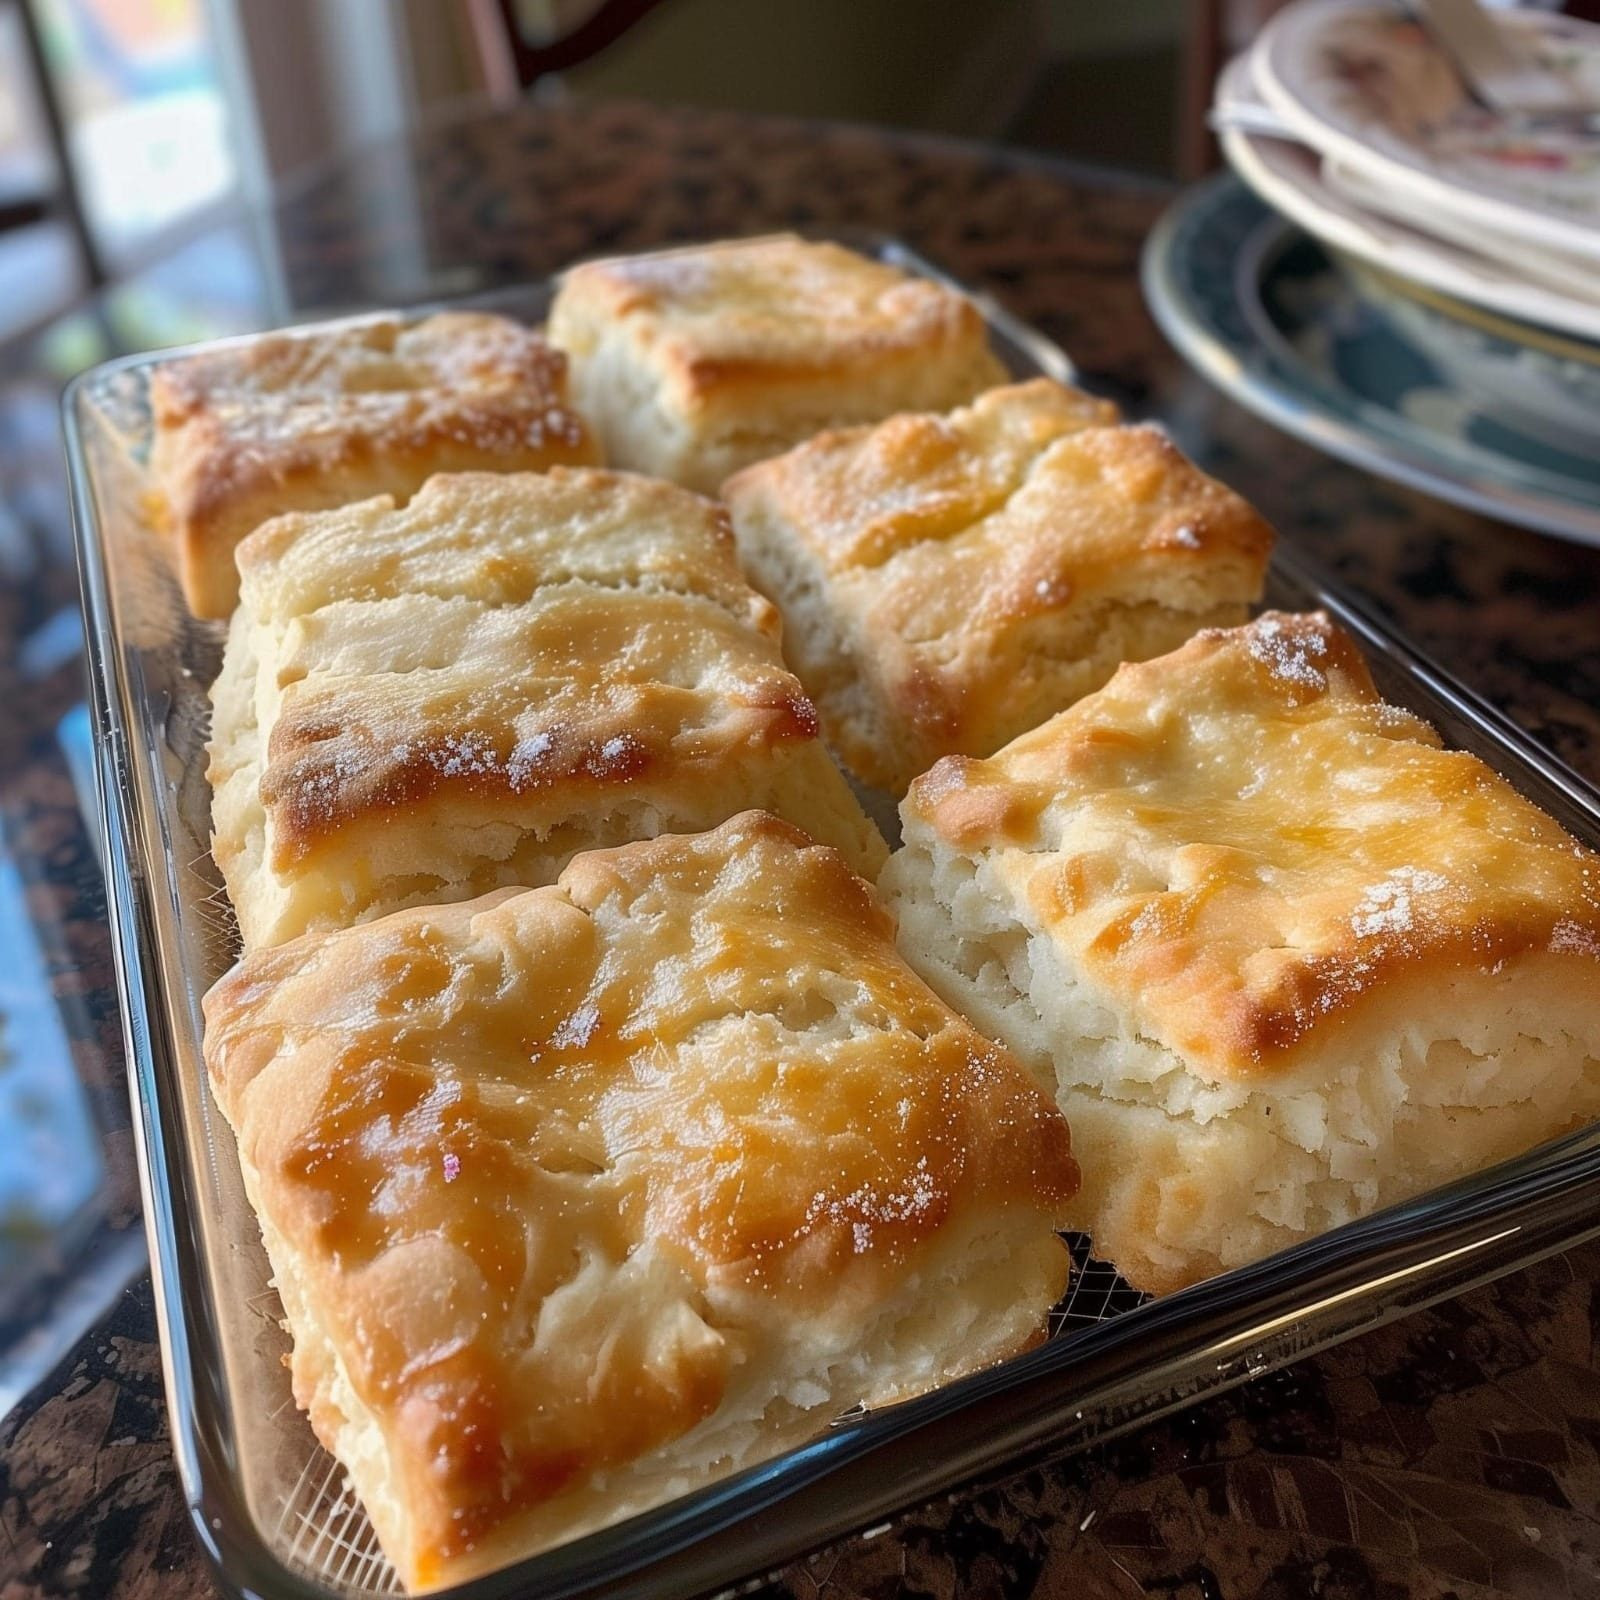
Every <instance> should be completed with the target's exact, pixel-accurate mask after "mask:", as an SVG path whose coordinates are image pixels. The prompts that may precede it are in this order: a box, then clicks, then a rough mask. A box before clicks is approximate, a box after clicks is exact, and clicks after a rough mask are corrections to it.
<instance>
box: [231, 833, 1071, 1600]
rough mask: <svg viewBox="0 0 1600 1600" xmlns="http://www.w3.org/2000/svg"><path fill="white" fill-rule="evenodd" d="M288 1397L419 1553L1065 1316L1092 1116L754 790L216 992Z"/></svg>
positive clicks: (534, 1517) (457, 1555) (738, 1442)
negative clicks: (993, 1033)
mask: <svg viewBox="0 0 1600 1600" xmlns="http://www.w3.org/2000/svg"><path fill="white" fill-rule="evenodd" d="M205 1015H206V1043H205V1057H206V1063H207V1067H208V1069H209V1077H210V1081H211V1083H212V1086H213V1091H214V1094H215V1096H216V1099H217V1102H218V1104H219V1105H220V1106H221V1108H222V1111H223V1113H224V1115H225V1116H226V1118H227V1120H228V1122H229V1123H230V1124H231V1126H232V1127H233V1129H234V1131H235V1134H236V1135H237V1141H238V1151H239V1160H240V1166H241V1170H242V1173H243V1176H244V1180H245V1187H246V1192H247V1193H248V1195H249V1197H250V1200H251V1203H252V1205H253V1206H254V1208H255V1210H256V1212H257V1215H258V1216H259V1218H260V1222H261V1230H262V1235H263V1238H264V1240H265V1243H266V1246H267V1252H268V1255H269V1257H270V1260H271V1267H272V1272H273V1275H274V1279H275V1281H276V1283H277V1285H278V1288H279V1292H280V1294H281V1296H282V1300H283V1305H284V1310H285V1312H286V1315H287V1321H288V1325H289V1328H290V1330H291V1332H292V1335H293V1339H294V1353H293V1360H292V1367H291V1372H292V1378H293V1385H294V1393H295V1397H296V1399H297V1400H298V1402H299V1404H300V1405H301V1406H302V1407H303V1408H305V1409H306V1410H307V1411H308V1412H309V1413H310V1420H311V1423H312V1425H313V1427H314V1428H315V1430H316V1432H317V1434H318V1435H319V1437H320V1438H321V1439H322V1441H323V1443H324V1444H325V1445H326V1446H327V1448H328V1449H329V1450H331V1451H332V1452H333V1453H334V1455H336V1456H337V1457H338V1458H339V1460H340V1461H341V1462H342V1463H343V1464H344V1466H345V1468H346V1470H347V1471H348V1473H349V1474H350V1477H351V1479H352V1481H353V1483H354V1486H355V1488H356V1490H357V1492H358V1493H359V1495H360V1497H361V1499H362V1501H363V1502H364V1504H365V1505H366V1508H367V1510H368V1512H369V1513H370V1515H371V1518H372V1521H373V1524H374V1526H375V1528H376V1530H377V1533H378V1536H379V1538H380V1540H381V1542H382V1545H383V1548H384V1550H385V1551H386V1552H387V1554H388V1555H389V1557H390V1559H391V1560H392V1561H393V1563H394V1565H395V1567H396V1569H397V1570H398V1572H399V1574H400V1577H401V1579H402V1581H403V1582H404V1583H405V1585H406V1586H407V1588H408V1589H410V1590H411V1591H413V1592H416V1591H418V1590H429V1589H433V1588H437V1587H441V1586H444V1585H449V1584H453V1583H457V1582H460V1581H462V1580H463V1579H465V1578H468V1577H470V1576H473V1575H475V1574H478V1573H481V1572H485V1571H488V1570H491V1569H493V1568H496V1567H499V1566H502V1565H504V1564H506V1563H508V1562H511V1561H514V1560H516V1559H518V1558H520V1557H522V1556H525V1555H528V1554H531V1553H532V1552H534V1551H536V1550H539V1549H541V1548H544V1547H546V1546H548V1545H551V1544H555V1543H559V1542H561V1541H563V1540H565V1539H570V1538H573V1537H575V1536H577V1535H578V1534H581V1533H584V1532H587V1531H590V1530H592V1529H594V1528H596V1527H600V1526H604V1525H606V1524H608V1523H612V1522H616V1521H619V1520H620V1519H622V1518H624V1517H627V1516H630V1515H633V1514H635V1513H637V1512H639V1511H642V1510H644V1509H646V1508H648V1507H650V1506H652V1505H656V1504H659V1503H660V1502H662V1501H664V1500H667V1499H670V1498H672V1497H674V1496H677V1495H681V1494H685V1493H688V1492H690V1491H692V1490H694V1489H697V1488H700V1487H702V1486H703V1485H704V1484H706V1483H708V1482H710V1481H712V1480H714V1479H716V1478H719V1477H722V1476H725V1475H726V1474H728V1473H731V1472H735V1471H738V1470H739V1469H740V1468H742V1467H745V1466H748V1465H751V1464H753V1463H755V1462H758V1461H761V1460H763V1459H765V1458H767V1457H770V1456H772V1455H775V1454H777V1453H778V1452H779V1451H781V1450H783V1449H785V1448H787V1447H789V1446H792V1445H795V1444H798V1443H801V1442H803V1441H804V1440H806V1439H809V1438H811V1437H813V1436H815V1435H816V1434H818V1433H820V1432H822V1431H823V1430H825V1429H826V1427H827V1426H828V1424H829V1422H830V1421H831V1420H832V1419H833V1418H834V1417H836V1416H837V1415H839V1414H840V1413H841V1412H843V1411H847V1410H849V1409H850V1408H851V1407H853V1406H855V1405H858V1404H864V1405H867V1406H875V1405H880V1404H883V1403H886V1402H889V1401H893V1400H899V1399H902V1398H905V1397H908V1396H910V1395H915V1394H917V1393H920V1392H921V1391H923V1390H926V1389H929V1388H932V1387H934V1386H935V1385H938V1384H940V1383H943V1382H945V1381H948V1380H949V1379H952V1378H955V1377H957V1376H959V1375H961V1374H963V1373H967V1372H971V1371H973V1370H975V1369H977V1368H980V1367H983V1366H985V1365H987V1364H989V1363H991V1362H994V1361H997V1360H999V1359H1001V1358H1002V1357H1004V1356H1007V1355H1009V1354H1011V1353H1012V1352H1014V1351H1017V1350H1020V1349H1022V1348H1025V1347H1026V1346H1028V1345H1030V1344H1032V1343H1034V1342H1035V1341H1037V1340H1038V1339H1040V1338H1042V1337H1043V1334H1044V1331H1045V1318H1046V1314H1047V1312H1048V1310H1049V1308H1050V1307H1051V1306H1052V1305H1053V1304H1054V1303H1055V1302H1056V1300H1057V1299H1058V1298H1059V1296H1060V1295H1061V1293H1062V1291H1063V1289H1064V1288H1065V1285H1066V1280H1067V1273H1068V1266H1069V1258H1068V1255H1067V1252H1066V1249H1065V1247H1064V1246H1063V1244H1062V1243H1061V1241H1060V1239H1059V1238H1057V1237H1056V1234H1055V1229H1056V1226H1057V1224H1058V1219H1059V1217H1060V1214H1061V1210H1062V1204H1063V1202H1064V1200H1065V1199H1066V1197H1067V1196H1068V1195H1070V1193H1071V1191H1072V1187H1073V1184H1074V1182H1075V1179H1076V1174H1075V1169H1074V1165H1073V1159H1072V1155H1071V1150H1070V1144H1069V1139H1068V1133H1067V1128H1066V1124H1065V1122H1064V1121H1063V1120H1062V1119H1061V1117H1060V1116H1059V1114H1058V1113H1057V1112H1056V1110H1055V1108H1054V1107H1053V1106H1052V1105H1051V1104H1050V1101H1049V1097H1048V1096H1047V1095H1045V1094H1043V1093H1041V1092H1040V1090H1039V1089H1038V1088H1037V1087H1036V1086H1035V1085H1034V1083H1033V1082H1032V1080H1031V1079H1030V1078H1029V1077H1028V1075H1027V1074H1026V1073H1025V1072H1024V1071H1023V1069H1022V1068H1021V1067H1020V1066H1019V1065H1018V1064H1017V1063H1016V1062H1014V1061H1012V1060H1011V1059H1010V1058H1009V1057H1008V1056H1007V1055H1006V1053H1005V1052H1004V1051H1003V1050H1000V1049H998V1048H997V1047H995V1046H994V1045H992V1044H990V1043H989V1042H988V1041H986V1040H984V1039H982V1038H980V1037H979V1036H978V1035H977V1034H976V1033H974V1031H973V1030H972V1029H971V1027H969V1026H968V1025H967V1024H966V1023H964V1022H963V1021H962V1020H961V1019H960V1018H959V1017H957V1016H956V1015H955V1014H954V1013H952V1012H951V1011H950V1010H949V1009H948V1008H947V1007H946V1006H945V1005H944V1004H943V1003H942V1002H940V1001H939V1000H938V999H937V997H936V996H935V995H934V994H933V993H932V992H931V991H930V990H929V989H928V988H927V987H926V986H925V985H924V984H923V983H922V982H921V981H920V980H919V979H917V978H916V977H915V976H914V975H913V974H912V972H911V971H910V970H909V969H908V968H907V967H906V966H905V965H904V963H903V962H902V961H901V960H900V959H899V957H898V956H897V955H896V953H895V949H894V943H893V927H892V924H891V923H890V921H889V918H888V917H887V916H886V915H885V913H884V912H883V910H882V909H881V907H880V906H879V905H878V903H877V901H876V900H875V898H874V897H873V895H872V893H871V891H870V889H869V888H868V887H867V885H866V884H864V883H863V882H861V880H860V879H858V878H856V877H854V876H853V875H852V874H851V873H850V872H849V871H848V870H847V869H846V867H845V866H844V864H843V862H842V861H841V859H840V858H839V856H838V854H837V853H836V852H834V851H832V850H827V849H822V848H820V847H817V846H814V845H813V844H812V843H811V841H810V840H809V839H807V838H806V837H805V836H804V835H802V834H800V833H799V832H797V831H796V830H795V829H793V828H790V827H789V826H788V825H787V824H784V823H781V822H778V821H777V820H776V819H774V818H772V817H770V816H766V815H762V814H746V815H743V816H740V817H737V818H735V819H733V820H732V821H729V822H727V823H725V824H723V825H722V826H721V827H719V828H717V829H716V830H715V831H713V832H710V833H706V834H702V835H698V836H695V837H663V838H658V839H655V840H652V841H649V842H645V843H639V844H633V845H628V846H626V847H624V848H622V849H619V850H615V851H602V852H596V853H593V854H590V855H585V856H581V857H579V858H578V859H577V860H575V861H574V862H573V863H572V864H571V865H570V866H569V867H568V868H567V869H566V871H565V872H564V873H563V874H562V876H561V879H560V882H559V883H558V884H554V885H547V886H545V887H542V888H538V889H533V890H515V889H513V890H506V891H502V892H501V893H499V894H494V895H490V896H487V897H485V898H483V899H480V900H475V901H471V902H467V903H463V904H457V905H451V906H443V907H439V906H428V907H423V908H420V909H415V910H410V911H403V912H398V913H396V914H395V915H393V916H389V917H385V918H383V919H381V920H379V921H376V922H370V923H365V924H362V925H361V926H359V927H353V928H347V929H344V930H342V931H340V932H338V933H334V934H330V935H327V936H325V937H322V936H310V937H307V938H305V939H301V940H297V941H296V942H295V943H293V944H289V945H284V946H280V947H278V948H276V949H273V950H267V951H262V952H259V953H257V954H255V955H252V956H250V957H248V958H247V959H246V960H245V961H243V962H242V963H241V964H240V965H239V966H238V967H237V968H236V969H235V970H234V971H233V972H231V973H230V974H228V975H227V976H226V977H225V978H223V979H222V981H221V982H219V983H218V984H217V985H216V986H215V988H213V989H212V991H211V993H210V994H209V995H207V997H206V1000H205Z"/></svg>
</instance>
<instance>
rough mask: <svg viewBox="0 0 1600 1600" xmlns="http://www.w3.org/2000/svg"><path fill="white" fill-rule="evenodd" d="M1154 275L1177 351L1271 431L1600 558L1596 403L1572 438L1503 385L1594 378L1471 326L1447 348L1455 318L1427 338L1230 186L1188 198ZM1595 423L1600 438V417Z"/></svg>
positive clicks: (1154, 241) (1156, 300) (1576, 402)
mask: <svg viewBox="0 0 1600 1600" xmlns="http://www.w3.org/2000/svg"><path fill="white" fill-rule="evenodd" d="M1143 274H1144V288H1145V296H1146V299H1147V300H1148V301H1149V304H1150V309H1151V311H1152V313H1153V314H1154V316H1155V318H1156V320H1157V322H1159V323H1160V325H1161V328H1162V330H1163V332H1165V333H1166V335H1167V337H1168V338H1169V339H1171V340H1172V342H1173V344H1174V345H1176V346H1177V348H1178V349H1179V351H1180V352H1181V353H1182V354H1183V355H1184V356H1185V357H1186V358H1187V359H1188V360H1189V361H1190V362H1192V363H1193V364H1194V366H1195V367H1197V368H1198V369H1199V371H1200V372H1201V373H1202V374H1203V375H1204V376H1205V377H1207V378H1208V379H1210V380H1211V382H1213V383H1215V384H1216V385H1217V386H1218V387H1219V388H1220V389H1222V390H1224V391H1225V392H1226V393H1227V394H1229V395H1230V396H1232V397H1233V398H1234V399H1236V400H1238V401H1239V402H1240V403H1241V404H1243V405H1245V406H1247V407H1249V408H1250V409H1251V410H1252V411H1255V412H1256V413H1258V414H1259V415H1260V416H1263V417H1265V418H1266V419H1267V420H1268V421H1269V422H1273V423H1275V424H1276V425H1277V426H1279V427H1281V428H1283V429H1284V430H1285V431H1287V432H1289V433H1292V434H1295V435H1297V436H1298V437H1299V438H1302V439H1304V440H1306V441H1307V442H1308V443H1309V444H1313V445H1315V446H1317V447H1318V448H1319V449H1322V450H1326V451H1327V452H1328V453H1329V454H1331V455H1336V456H1339V457H1341V458H1342V459H1344V460H1346V461H1349V462H1351V463H1353V464H1354V465H1356V466H1359V467H1364V468H1365V469H1367V470H1368V471H1370V472H1374V473H1376V474H1378V475H1379V476H1381V477H1386V478H1391V479H1394V480H1395V481H1397V482H1400V483H1404V484H1407V485H1409V486H1410V487H1412V488H1415V489H1420V490H1422V491H1423V492H1425V493H1428V494H1434V495H1437V496H1439V497H1440V498H1441V499H1444V500H1450V501H1453V502H1455V503H1456V504H1458V505H1464V506H1467V507H1469V508H1470V509H1472V510H1475V511H1481V512H1483V513H1485V514H1487V515H1489V516H1493V517H1500V518H1502V519H1503V520H1505V521H1507V522H1514V523H1517V524H1519V525H1521V526H1523V527H1527V528H1533V529H1535V530H1537V531H1538V532H1541V533H1550V534H1554V535H1556V536H1557V537H1559V538H1565V539H1574V540H1577V541H1578V542H1580V543H1583V544H1591V545H1600V452H1597V451H1596V450H1594V449H1593V448H1589V447H1586V446H1585V444H1584V442H1583V439H1582V433H1583V424H1584V423H1585V422H1586V421H1588V420H1590V419H1589V417H1588V408H1587V403H1586V398H1583V397H1579V396H1577V395H1574V396H1573V407H1574V409H1573V410H1572V411H1569V413H1568V417H1569V423H1570V424H1571V425H1570V426H1569V428H1568V429H1567V430H1566V431H1565V432H1561V431H1560V430H1553V429H1550V428H1548V427H1545V426H1541V425H1539V423H1538V422H1537V421H1536V419H1535V418H1534V416H1532V415H1530V413H1529V412H1528V410H1527V409H1526V407H1525V406H1524V407H1518V406H1517V405H1515V404H1509V403H1508V402H1507V399H1506V392H1505V384H1504V382H1503V377H1504V374H1505V373H1507V372H1509V371H1511V370H1513V369H1515V370H1517V371H1520V372H1522V373H1524V374H1526V375H1527V382H1526V383H1525V385H1524V387H1523V391H1522V392H1524V393H1527V392H1530V391H1531V392H1542V391H1543V389H1544V388H1545V387H1546V386H1552V387H1555V388H1559V387H1561V386H1562V385H1566V386H1568V388H1569V390H1570V386H1571V385H1572V384H1573V383H1577V382H1579V381H1580V380H1583V381H1585V382H1586V381H1587V379H1588V376H1589V375H1588V374H1583V373H1575V372H1574V371H1573V370H1572V367H1571V364H1570V362H1564V361H1563V359H1562V358H1561V357H1559V356H1556V355H1553V354H1549V353H1546V352H1544V351H1542V350H1540V349H1539V348H1538V347H1537V345H1535V344H1528V343H1522V342H1519V341H1517V340H1514V339H1513V338H1511V337H1509V336H1504V337H1502V336H1500V335H1498V334H1495V333H1494V332H1492V331H1486V330H1485V329H1484V328H1482V327H1471V326H1469V325H1467V324H1462V325H1461V333H1460V335H1459V339H1458V342H1457V343H1455V344H1449V345H1448V347H1441V345H1440V342H1439V341H1440V340H1441V339H1445V340H1446V341H1448V340H1449V339H1450V338H1451V335H1450V334H1449V332H1448V329H1446V328H1445V327H1443V324H1444V323H1445V322H1446V321H1447V320H1448V319H1443V318H1440V319H1434V320H1432V321H1430V322H1429V323H1428V325H1427V328H1426V330H1425V332H1422V331H1419V327H1418V319H1417V317H1416V316H1415V315H1414V314H1413V312H1412V311H1410V310H1407V309H1405V308H1404V306H1403V300H1404V297H1402V296H1400V295H1399V294H1398V293H1396V292H1392V291H1388V290H1386V289H1385V287H1384V286H1383V284H1382V283H1381V281H1379V280H1377V279H1375V278H1373V277H1372V276H1370V275H1364V276H1357V275H1356V274H1353V273H1351V272H1349V271H1348V270H1347V269H1345V268H1343V267H1342V266H1341V265H1340V263H1339V261H1338V259H1337V258H1336V257H1334V256H1333V255H1332V254H1330V253H1329V252H1328V251H1327V250H1326V249H1325V248H1324V246H1322V245H1321V244H1319V243H1317V242H1316V241H1315V240H1313V239H1312V238H1311V237H1310V236H1309V235H1308V234H1306V233H1303V232H1302V231H1301V230H1300V229H1298V228H1297V227H1295V226H1294V225H1293V224H1292V223H1289V222H1288V221H1286V220H1285V219H1284V218H1282V217H1280V216H1279V215H1278V214H1277V213H1276V212H1274V211H1272V210H1270V209H1269V208H1268V207H1267V206H1266V205H1265V204H1264V203H1263V202H1262V201H1260V200H1259V199H1257V198H1256V196H1255V195H1254V194H1252V193H1251V192H1250V190H1249V189H1247V188H1246V187H1245V186H1244V185H1243V184H1242V183H1240V182H1239V181H1238V180H1237V179H1236V178H1234V177H1232V176H1223V177H1219V178H1214V179H1211V180H1209V181H1208V182H1206V183H1204V184H1201V185H1199V186H1197V187H1196V188H1193V189H1191V190H1189V191H1188V192H1187V193H1185V194H1184V195H1183V196H1182V198H1181V199H1179V201H1178V202H1177V203H1176V204H1175V205H1174V206H1173V208H1172V209H1171V210H1170V211H1169V212H1168V213H1167V215H1166V216H1165V217H1163V218H1162V220H1161V222H1160V223H1159V224H1158V225H1157V226H1156V228H1155V229H1154V231H1153V232H1152V233H1151V235H1150V238H1149V241H1148V242H1147V244H1146V246H1145V253H1144V267H1143ZM1413 305H1414V302H1413ZM1546 367H1548V371H1547V370H1545V369H1546ZM1582 392H1583V396H1584V397H1587V395H1588V390H1587V389H1583V391H1582ZM1594 393H1595V396H1596V397H1600V383H1597V384H1596V385H1595V390H1594ZM1597 404H1600V399H1597ZM1593 422H1594V431H1595V433H1596V434H1600V415H1596V416H1595V417H1594V418H1593Z"/></svg>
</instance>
